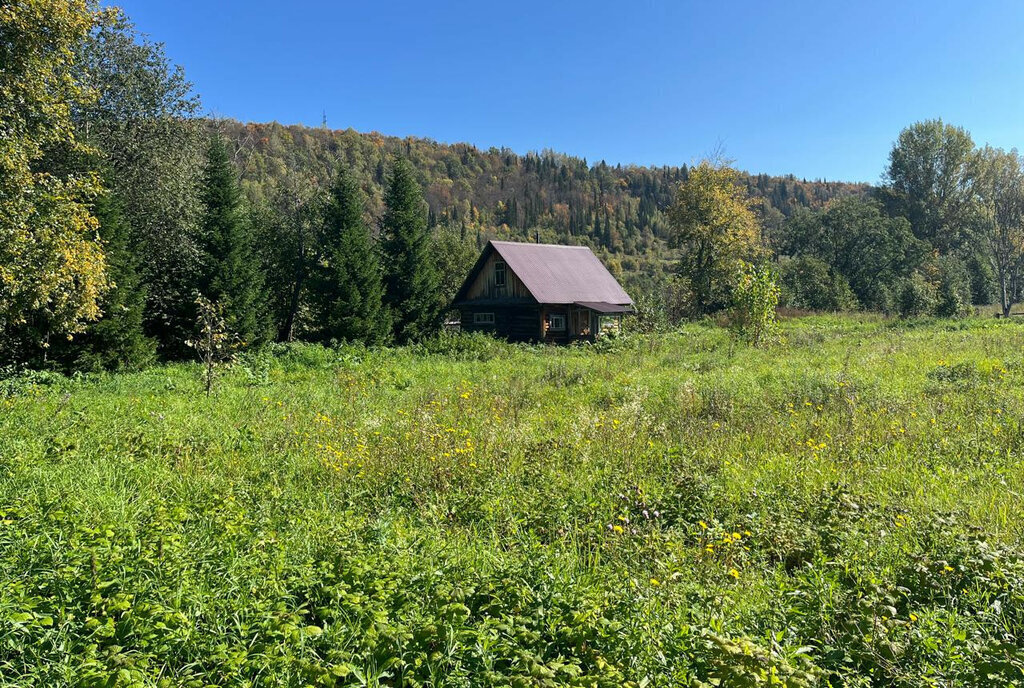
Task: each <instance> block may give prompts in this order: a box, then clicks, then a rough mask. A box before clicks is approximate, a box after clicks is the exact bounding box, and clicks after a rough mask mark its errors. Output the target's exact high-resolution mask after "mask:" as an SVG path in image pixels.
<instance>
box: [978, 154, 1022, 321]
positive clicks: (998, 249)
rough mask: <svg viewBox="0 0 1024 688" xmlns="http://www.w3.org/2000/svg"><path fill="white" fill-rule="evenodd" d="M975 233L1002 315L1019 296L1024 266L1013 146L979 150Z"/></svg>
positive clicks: (1019, 162)
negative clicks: (979, 210)
mask: <svg viewBox="0 0 1024 688" xmlns="http://www.w3.org/2000/svg"><path fill="white" fill-rule="evenodd" d="M980 159H981V175H980V183H979V185H978V187H979V196H980V198H981V207H982V218H981V221H980V222H979V223H978V236H979V238H980V243H981V245H982V247H983V249H984V252H985V255H986V256H987V257H988V260H989V263H990V264H991V266H992V270H993V272H994V273H995V276H996V280H997V282H998V284H999V304H1000V307H1001V308H1002V312H1003V316H1004V317H1005V316H1009V315H1010V309H1011V308H1013V304H1014V303H1015V302H1016V301H1017V299H1018V298H1019V297H1020V290H1021V286H1022V285H1021V270H1022V268H1024V169H1022V167H1024V166H1022V160H1021V158H1020V156H1019V155H1018V154H1017V151H1016V150H1011V151H1009V152H1006V151H1002V150H999V149H995V148H989V147H985V148H984V149H982V151H981V153H980Z"/></svg>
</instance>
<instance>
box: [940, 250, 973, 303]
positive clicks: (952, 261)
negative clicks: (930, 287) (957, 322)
mask: <svg viewBox="0 0 1024 688" xmlns="http://www.w3.org/2000/svg"><path fill="white" fill-rule="evenodd" d="M936 272H937V275H936V277H937V280H938V285H937V287H936V292H937V302H936V304H935V315H938V316H940V317H943V318H961V317H964V316H967V315H970V314H971V310H972V309H971V277H970V275H969V274H968V273H967V266H966V265H965V264H964V262H963V261H962V260H959V259H958V258H956V257H954V256H942V257H941V258H939V259H938V260H937V261H936Z"/></svg>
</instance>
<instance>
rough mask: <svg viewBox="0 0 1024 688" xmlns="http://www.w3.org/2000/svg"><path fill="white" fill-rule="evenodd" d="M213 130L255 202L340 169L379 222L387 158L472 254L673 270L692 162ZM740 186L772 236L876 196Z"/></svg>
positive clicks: (296, 130) (846, 186)
mask: <svg viewBox="0 0 1024 688" xmlns="http://www.w3.org/2000/svg"><path fill="white" fill-rule="evenodd" d="M207 125H208V126H209V127H210V128H211V129H212V130H215V131H218V132H220V133H221V134H222V135H224V136H225V137H227V138H228V139H229V140H230V141H231V142H232V144H233V146H234V147H235V153H234V159H235V162H236V164H237V166H238V169H239V173H240V175H241V179H242V184H243V187H244V188H245V190H246V192H247V195H248V196H249V198H250V199H252V200H253V201H254V202H257V203H258V202H269V203H273V202H274V199H275V198H278V197H280V195H281V194H287V193H292V194H294V193H297V189H296V187H302V186H305V187H306V188H305V193H306V194H307V195H312V194H313V193H314V190H315V189H317V188H326V186H327V185H329V183H330V180H331V178H332V175H333V174H334V173H335V172H336V169H337V167H338V165H339V164H341V165H342V166H344V167H345V168H346V169H347V170H350V171H351V172H352V173H353V174H354V175H356V176H357V178H358V180H359V182H360V185H361V186H362V188H363V190H364V192H365V194H366V197H367V201H368V202H367V213H368V217H370V218H373V217H379V216H380V214H381V212H382V203H383V200H382V199H383V189H384V184H385V180H386V176H387V169H388V161H389V160H390V159H392V158H395V157H402V158H404V159H406V160H408V161H409V162H410V163H411V164H412V165H413V167H414V168H415V170H416V177H417V180H418V182H419V183H420V184H421V186H422V188H423V194H424V198H425V199H426V201H427V204H428V208H429V210H428V221H429V224H430V226H431V227H443V228H446V229H448V230H451V231H455V232H457V233H458V235H459V236H460V237H469V238H470V239H472V240H473V242H474V245H475V246H476V247H481V246H482V245H483V243H485V242H486V240H487V239H490V238H501V239H510V240H520V241H541V242H546V243H574V244H586V245H589V246H590V247H591V248H593V249H595V250H596V251H598V253H599V254H601V255H602V257H603V258H604V259H605V260H606V261H608V262H610V263H611V265H612V267H613V270H614V271H615V272H616V274H617V276H619V277H620V278H623V280H624V282H625V283H626V286H627V287H633V288H639V289H644V288H645V282H649V281H650V280H651V279H652V278H653V279H663V278H665V277H667V276H669V275H670V274H671V272H672V269H673V266H674V260H673V258H674V256H675V253H674V252H673V251H672V250H671V248H670V243H671V242H670V238H671V233H672V229H671V227H670V224H669V221H668V218H667V214H666V211H667V210H668V207H669V206H670V205H671V203H672V198H673V194H674V192H675V189H676V187H677V186H678V185H679V183H680V182H682V181H685V180H686V178H687V175H688V173H689V167H688V166H687V165H685V164H683V165H680V166H664V167H641V166H636V165H625V166H624V165H609V164H607V163H606V162H604V161H599V162H596V163H589V162H588V161H587V160H586V159H585V158H578V157H573V156H569V155H564V154H561V153H556V152H553V151H542V152H539V153H527V154H525V155H519V154H516V153H514V152H512V151H509V150H508V149H504V148H490V149H488V150H481V149H479V148H476V147H475V146H472V145H469V144H465V143H455V144H442V143H437V142H436V141H432V140H430V139H424V138H414V137H408V138H397V137H392V136H384V135H381V134H378V133H359V132H356V131H354V130H352V129H347V130H330V129H327V128H323V127H321V128H311V127H305V126H299V125H292V126H285V125H281V124H277V123H271V124H241V123H239V122H234V121H224V120H218V121H215V122H208V123H207ZM740 183H741V184H742V185H743V186H744V187H745V189H746V190H747V191H748V193H749V195H750V196H751V197H752V198H754V199H756V203H755V210H756V211H757V213H758V215H759V217H760V219H761V222H762V224H763V225H764V226H765V227H766V228H767V229H768V231H769V232H775V233H777V232H778V231H780V228H781V227H782V225H783V223H784V222H785V220H786V218H788V217H789V216H791V215H792V214H793V213H795V212H797V211H798V210H800V209H804V208H811V209H817V208H823V207H824V206H825V205H827V204H828V203H829V202H830V201H832V200H834V199H836V198H843V197H847V196H857V197H861V196H864V195H865V194H867V193H868V192H869V190H870V187H869V186H868V185H866V184H851V183H846V182H825V181H807V180H803V179H798V178H796V177H794V176H792V175H790V176H785V177H772V176H768V175H763V174H762V175H749V174H742V175H740Z"/></svg>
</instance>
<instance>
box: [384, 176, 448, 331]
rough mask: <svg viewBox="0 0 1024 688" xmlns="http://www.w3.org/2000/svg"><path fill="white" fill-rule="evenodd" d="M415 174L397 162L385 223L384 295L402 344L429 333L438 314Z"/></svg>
mask: <svg viewBox="0 0 1024 688" xmlns="http://www.w3.org/2000/svg"><path fill="white" fill-rule="evenodd" d="M414 174H415V173H414V172H413V168H412V165H410V164H409V162H408V161H407V160H405V159H402V158H399V159H397V160H396V161H395V163H394V166H393V168H392V170H391V178H390V179H389V180H388V188H387V190H386V192H385V194H384V206H385V209H384V217H383V218H382V220H381V240H382V248H383V254H384V275H385V282H384V284H385V293H386V299H387V305H388V308H389V310H390V312H391V318H392V324H393V332H394V336H395V339H397V340H398V341H400V342H407V341H410V340H415V339H418V338H420V337H423V336H424V335H426V334H429V333H430V331H431V330H432V329H433V328H434V327H435V326H436V325H437V319H438V315H439V309H438V303H439V296H438V278H437V271H436V269H435V267H434V265H433V263H432V262H431V252H430V233H429V231H428V229H427V213H426V207H425V205H426V204H425V203H424V201H423V193H422V191H421V189H420V186H419V184H418V183H417V182H416V179H415V176H414Z"/></svg>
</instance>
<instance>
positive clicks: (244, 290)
mask: <svg viewBox="0 0 1024 688" xmlns="http://www.w3.org/2000/svg"><path fill="white" fill-rule="evenodd" d="M202 195H203V217H202V224H201V239H202V244H203V265H202V271H201V277H200V283H199V291H200V292H201V293H202V294H203V295H204V296H205V297H206V298H208V299H210V300H211V301H213V302H214V303H216V304H218V305H220V306H221V307H222V308H223V309H224V317H225V322H226V323H227V327H228V328H229V329H230V330H231V331H232V332H234V333H235V334H236V335H237V336H238V338H239V339H240V340H241V341H242V342H244V343H246V344H251V343H253V342H255V341H259V340H261V339H263V338H264V337H265V336H266V332H267V323H266V318H265V316H264V315H263V314H262V313H263V311H265V309H263V308H261V306H262V304H261V303H260V292H261V286H262V282H263V280H262V275H261V274H260V270H259V267H258V264H257V259H256V256H255V255H254V251H253V242H252V237H251V236H250V234H251V232H250V231H249V223H248V222H247V221H246V218H245V217H244V215H243V213H242V211H241V194H240V192H239V189H238V182H237V181H236V178H235V170H234V168H233V167H232V165H231V160H230V158H229V157H228V151H227V147H226V146H225V145H224V140H223V139H222V138H221V137H220V136H219V135H214V136H213V137H212V138H211V139H210V147H209V149H208V151H207V163H206V173H205V175H204V178H203V191H202Z"/></svg>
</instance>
